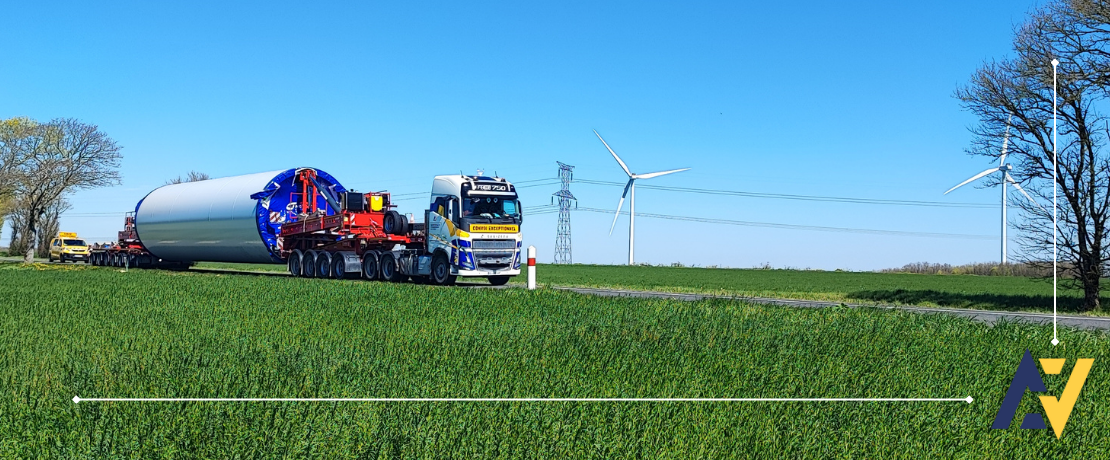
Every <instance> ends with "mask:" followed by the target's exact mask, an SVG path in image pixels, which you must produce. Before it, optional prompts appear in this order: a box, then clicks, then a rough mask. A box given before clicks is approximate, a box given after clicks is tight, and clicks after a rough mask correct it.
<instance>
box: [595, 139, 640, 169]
mask: <svg viewBox="0 0 1110 460" xmlns="http://www.w3.org/2000/svg"><path fill="white" fill-rule="evenodd" d="M594 134H597V130H596V129H595V130H594ZM597 138H598V139H601V135H600V134H597ZM601 143H602V144H605V148H607V149H609V153H612V154H613V158H616V159H617V163H620V165H621V169H623V170H624V173H625V174H628V177H632V172H631V171H629V170H628V166H625V164H624V162H623V161H621V157H618V156H617V152H614V151H613V149H612V148H610V147H609V144H608V143H606V142H605V139H601Z"/></svg>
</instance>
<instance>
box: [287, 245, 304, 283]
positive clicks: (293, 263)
mask: <svg viewBox="0 0 1110 460" xmlns="http://www.w3.org/2000/svg"><path fill="white" fill-rule="evenodd" d="M303 256H304V253H303V252H301V250H300V249H294V250H293V252H291V253H289V260H288V262H287V263H288V266H289V274H290V275H293V276H301V257H303Z"/></svg>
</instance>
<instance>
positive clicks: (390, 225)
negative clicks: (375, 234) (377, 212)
mask: <svg viewBox="0 0 1110 460" xmlns="http://www.w3.org/2000/svg"><path fill="white" fill-rule="evenodd" d="M400 216H401V215H400V214H398V213H397V211H386V212H385V216H383V217H382V230H383V231H385V233H386V234H387V235H396V234H397V224H399V223H400V222H398V217H400Z"/></svg>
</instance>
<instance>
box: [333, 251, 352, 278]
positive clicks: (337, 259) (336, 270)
mask: <svg viewBox="0 0 1110 460" xmlns="http://www.w3.org/2000/svg"><path fill="white" fill-rule="evenodd" d="M348 275H350V274H349V273H347V257H346V256H344V255H343V254H335V255H334V256H333V257H332V258H331V276H332V278H335V279H337V280H343V279H347V276H348Z"/></svg>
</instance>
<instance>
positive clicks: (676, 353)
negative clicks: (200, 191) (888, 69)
mask: <svg viewBox="0 0 1110 460" xmlns="http://www.w3.org/2000/svg"><path fill="white" fill-rule="evenodd" d="M544 268H546V267H544ZM553 271H554V270H553ZM1049 337H1050V329H1049V328H1046V327H1043V326H1030V325H1022V324H1013V323H1002V324H999V325H996V326H994V327H990V326H986V325H984V324H980V323H976V322H971V321H968V320H965V319H960V318H954V317H949V316H938V315H922V314H912V313H904V312H898V311H887V310H878V309H850V308H829V309H789V308H777V307H768V306H755V305H750V304H746V303H742V302H737V301H726V300H710V301H700V302H677V301H672V300H660V299H621V298H596V297H589V296H583V295H578V294H573V293H567V292H562V291H551V290H538V291H526V290H521V289H502V290H494V289H484V288H436V287H432V286H423V285H412V284H401V285H398V284H388V283H374V282H357V283H356V282H342V281H331V280H317V279H294V278H287V277H277V276H264V275H256V276H251V275H227V274H219V273H210V272H209V273H204V272H190V271H187V272H170V271H144V270H132V271H130V272H127V273H121V272H120V271H119V270H115V269H109V268H96V267H85V266H72V265H65V266H57V265H38V266H35V268H27V267H23V266H20V265H18V264H0V392H2V394H3V397H2V398H0V457H5V458H114V457H132V458H240V457H241V458H254V457H294V458H300V457H314V458H315V457H318V458H566V457H585V458H683V459H685V458H721V457H741V458H743V457H754V458H783V457H809V458H813V457H845V458H847V457H849V456H850V455H849V453H851V456H853V457H857V458H922V457H941V458H952V457H961V458H984V457H995V458H1063V457H1069V458H1092V457H1094V456H1097V455H1102V454H1105V453H1106V452H1110V438H1108V437H1107V436H1106V434H1107V433H1108V432H1110V388H1108V385H1110V372H1108V371H1107V369H1108V367H1107V363H1110V340H1108V336H1107V335H1106V334H1105V333H1097V332H1087V331H1076V330H1070V329H1063V330H1062V332H1061V337H1062V340H1063V344H1061V345H1060V346H1059V347H1058V348H1056V349H1054V350H1051V351H1050V350H1049V348H1050V345H1049V343H1048V339H1049ZM1026 348H1030V349H1031V350H1032V352H1033V354H1034V356H1038V357H1066V358H1069V361H1068V365H1067V366H1066V367H1065V368H1064V372H1063V374H1062V375H1060V376H1051V375H1050V376H1046V377H1045V383H1046V384H1047V386H1048V388H1049V391H1050V392H1052V394H1060V392H1061V391H1062V388H1063V385H1064V383H1065V381H1066V375H1068V373H1070V367H1071V364H1072V363H1073V362H1074V358H1076V357H1084V358H1095V366H1094V368H1093V370H1092V372H1091V374H1090V376H1089V378H1088V379H1087V384H1086V386H1085V387H1084V388H1083V391H1082V394H1081V396H1080V398H1079V401H1078V403H1077V405H1076V407H1075V410H1074V412H1072V414H1071V418H1070V419H1069V421H1068V424H1067V428H1066V431H1065V432H1064V435H1063V438H1062V439H1059V440H1057V439H1056V437H1055V436H1053V435H1052V433H1051V431H1046V430H1019V429H1011V430H990V429H988V428H989V426H990V423H991V420H992V419H993V417H994V414H995V412H996V411H997V409H998V407H999V404H1000V402H1001V399H1002V396H1003V394H1004V393H1005V391H1006V388H1007V386H1008V384H1009V382H1010V380H1011V378H1012V377H1013V375H1014V370H1015V369H1016V366H1017V364H1018V362H1019V360H1020V358H1021V355H1022V353H1023V352H1024V350H1025V349H1026ZM74 395H79V396H81V397H84V398H90V397H92V398H95V397H284V398H290V397H917V398H953V397H955V398H962V397H966V396H968V395H971V396H973V397H974V398H975V402H974V403H973V404H967V403H963V402H867V403H854V402H853V403H844V402H840V403H817V402H809V403H773V402H737V403H704V402H702V403H647V402H638V403H599V402H593V403H581V402H530V403H474V402H468V403H445V402H427V403H293V402H267V403H137V402H115V403H98V402H82V403H80V404H74V403H73V402H72V401H71V398H73V396H74ZM1033 411H1035V412H1040V411H1041V409H1040V405H1039V403H1037V402H1036V401H1035V400H1034V399H1033V398H1031V397H1028V395H1027V397H1026V399H1025V400H1024V401H1023V403H1022V407H1020V408H1019V414H1021V413H1025V412H1033ZM1019 418H1020V416H1019ZM1019 423H1020V420H1019Z"/></svg>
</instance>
